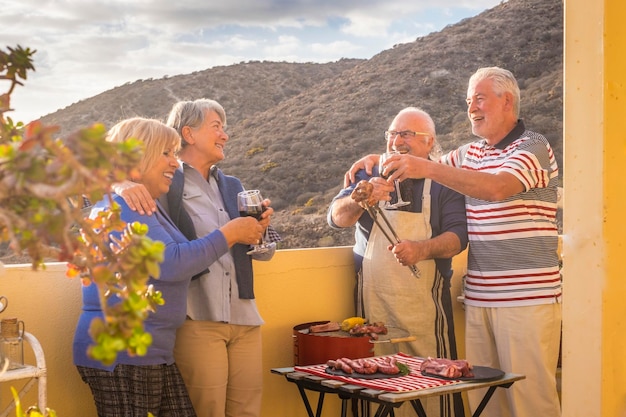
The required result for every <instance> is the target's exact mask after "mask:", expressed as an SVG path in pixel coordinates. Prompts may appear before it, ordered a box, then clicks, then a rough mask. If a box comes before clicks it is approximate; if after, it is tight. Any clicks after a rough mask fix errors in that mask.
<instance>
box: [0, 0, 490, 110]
mask: <svg viewBox="0 0 626 417" xmlns="http://www.w3.org/2000/svg"><path fill="white" fill-rule="evenodd" d="M499 2H500V0H440V1H439V2H437V5H436V6H437V7H436V8H433V3H432V2H431V1H430V0H414V1H411V2H407V1H406V0H361V1H358V2H355V1H353V0H271V1H258V0H230V1H220V2H212V1H211V2H209V1H197V0H175V1H170V0H167V1H166V0H133V1H128V0H108V1H97V0H20V1H19V2H18V1H14V0H0V39H2V40H3V45H1V46H0V47H1V48H5V47H6V46H15V45H21V46H23V47H30V48H31V49H36V50H37V53H36V54H35V57H34V58H35V68H36V71H35V72H34V73H31V74H29V76H28V80H27V81H26V86H25V87H18V89H17V90H16V92H15V93H14V95H13V103H12V104H13V107H14V108H16V109H17V111H16V112H13V113H10V114H7V115H8V116H11V117H12V118H14V119H17V120H23V121H30V120H32V119H35V118H37V117H40V116H43V115H45V114H48V113H52V112H54V111H56V110H58V109H60V108H64V107H66V106H68V105H70V104H72V103H74V102H77V101H79V100H82V99H85V98H88V97H91V96H94V95H96V94H99V93H102V92H104V91H106V90H108V89H111V88H113V87H115V86H119V85H123V84H125V83H127V82H132V81H135V80H137V79H146V78H160V77H162V76H164V75H169V76H173V75H178V74H187V73H191V72H193V71H198V70H203V69H206V68H209V67H212V66H216V65H230V64H234V63H238V62H242V61H250V60H272V61H288V62H328V61H334V60H338V59H340V58H371V57H372V56H374V55H375V54H377V53H379V52H381V51H383V50H385V49H388V48H391V47H392V46H393V45H395V44H398V43H404V42H410V41H413V40H415V39H416V38H418V37H420V36H424V35H426V34H428V33H430V32H432V31H435V30H440V29H442V28H443V27H445V26H446V25H448V24H453V23H456V22H458V21H460V20H461V19H463V18H465V17H469V16H474V15H476V14H478V13H479V12H481V11H482V10H484V9H486V8H489V7H493V6H495V5H497V4H498V3H499ZM4 91H5V90H4V86H3V85H2V83H0V93H1V92H4Z"/></svg>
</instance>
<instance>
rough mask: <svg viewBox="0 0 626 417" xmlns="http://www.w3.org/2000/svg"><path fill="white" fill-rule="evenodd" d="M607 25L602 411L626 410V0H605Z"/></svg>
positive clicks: (622, 413) (619, 413) (615, 413)
mask: <svg viewBox="0 0 626 417" xmlns="http://www.w3.org/2000/svg"><path fill="white" fill-rule="evenodd" d="M604 4H605V28H604V68H605V72H604V74H605V75H604V99H603V102H604V134H605V136H604V149H605V151H604V161H603V162H604V168H605V171H604V176H603V178H604V182H605V184H604V193H605V199H604V203H605V206H604V219H605V221H604V235H605V236H606V240H605V241H606V276H607V278H608V279H607V283H606V292H605V295H604V302H603V305H604V308H603V312H602V316H603V341H604V343H603V349H602V355H603V360H602V365H603V369H604V370H605V374H604V375H603V386H604V388H605V389H603V391H602V404H603V409H602V415H603V416H604V415H606V416H619V417H624V416H626V372H624V370H625V369H626V303H625V302H624V296H625V295H626V279H624V258H623V256H624V250H625V249H626V247H625V245H624V243H623V242H624V239H625V238H626V222H625V221H624V216H625V215H626V178H625V176H626V169H625V165H626V133H625V132H624V117H625V116H626V54H625V52H626V51H625V49H626V25H625V24H624V22H625V21H626V2H624V1H615V0H606V1H605V2H604Z"/></svg>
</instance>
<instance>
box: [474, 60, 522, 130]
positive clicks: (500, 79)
mask: <svg viewBox="0 0 626 417" xmlns="http://www.w3.org/2000/svg"><path fill="white" fill-rule="evenodd" d="M486 79H490V80H492V81H493V87H494V91H495V93H496V94H497V95H498V96H501V95H502V94H504V93H511V94H512V95H513V113H514V114H515V117H518V118H519V113H520V91H519V85H518V84H517V80H516V79H515V76H514V75H513V73H512V72H511V71H509V70H506V69H504V68H500V67H484V68H479V69H478V70H477V71H476V72H475V73H474V74H473V75H472V76H471V77H470V79H469V85H473V84H476V83H478V82H480V81H483V80H486Z"/></svg>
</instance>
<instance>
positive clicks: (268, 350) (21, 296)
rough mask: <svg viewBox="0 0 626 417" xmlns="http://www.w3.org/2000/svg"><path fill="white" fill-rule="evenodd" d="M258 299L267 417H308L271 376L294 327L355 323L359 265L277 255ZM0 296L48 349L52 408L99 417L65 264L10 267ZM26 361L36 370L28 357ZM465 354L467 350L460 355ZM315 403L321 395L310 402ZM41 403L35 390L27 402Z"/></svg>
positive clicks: (340, 253)
mask: <svg viewBox="0 0 626 417" xmlns="http://www.w3.org/2000/svg"><path fill="white" fill-rule="evenodd" d="M466 259H467V258H466V253H465V252H464V253H462V254H460V255H458V256H457V257H456V258H455V260H454V263H453V267H454V269H455V275H454V277H453V288H452V292H453V296H454V297H455V298H456V297H457V296H458V295H459V294H460V291H461V286H460V282H461V279H460V278H461V276H462V274H463V273H464V272H465V264H466ZM254 268H255V291H256V297H257V303H258V306H259V310H260V311H261V315H262V316H263V318H264V319H265V324H264V325H263V327H262V329H263V366H264V368H265V369H267V373H266V374H265V375H264V381H263V384H264V395H263V412H262V416H263V417H283V416H285V417H286V416H290V417H306V410H305V408H304V406H303V404H302V402H301V400H300V397H299V395H298V391H297V388H296V386H295V385H294V384H291V383H289V382H287V381H286V380H285V379H284V378H283V377H281V376H278V375H274V374H271V373H270V369H271V368H280V367H285V366H293V340H292V331H293V330H292V329H293V326H295V325H297V324H300V323H307V322H310V321H320V320H334V321H339V320H342V319H344V318H346V317H349V316H352V315H353V301H352V292H353V285H354V265H353V261H352V248H350V247H340V248H319V249H299V250H281V251H278V252H277V253H276V255H275V257H274V259H272V261H271V262H255V264H254ZM0 295H4V296H6V297H8V299H9V306H8V308H7V310H6V311H5V312H3V313H2V314H0V318H6V317H17V318H18V319H20V320H23V321H24V322H25V324H26V330H27V331H29V332H30V333H32V334H33V335H35V337H37V339H38V340H39V341H40V343H41V344H42V346H43V349H44V352H45V357H46V362H47V365H48V405H49V406H50V407H51V408H53V409H55V410H56V411H57V413H58V415H59V417H85V416H93V415H95V409H94V406H93V401H92V398H91V394H90V393H89V390H88V388H87V386H86V385H85V384H83V383H82V381H81V380H80V377H79V376H78V373H77V372H76V370H75V368H74V366H73V365H72V352H71V346H72V338H73V334H74V326H75V324H76V321H77V317H78V314H79V311H80V306H81V301H80V282H79V281H77V280H70V279H68V278H66V277H65V266H64V264H50V265H48V266H47V270H46V271H39V272H33V271H31V270H30V268H29V267H28V266H7V267H6V269H5V271H4V273H1V272H0ZM454 307H455V312H454V314H455V322H456V326H457V334H458V336H457V338H458V339H459V340H460V341H462V340H463V337H464V336H463V335H464V332H463V320H464V317H463V310H462V306H461V304H459V303H455V305H454ZM26 351H27V352H28V354H27V355H26V361H27V362H28V363H34V359H33V356H32V354H30V352H29V349H26ZM463 351H464V349H463V346H461V354H462V352H463ZM24 382H25V381H16V382H14V383H13V384H9V383H0V410H1V409H4V406H5V405H6V404H7V402H8V400H9V398H10V395H9V391H8V387H9V385H14V386H16V387H21V386H22V385H23V384H24ZM312 398H313V399H316V398H317V397H316V395H315V394H314V395H313V396H312ZM36 402H37V396H36V389H35V388H33V389H31V391H30V392H29V393H28V395H27V396H26V397H25V399H24V400H23V403H24V404H25V405H27V406H28V405H32V404H35V403H36ZM324 410H325V411H324V416H331V415H339V410H340V403H339V401H338V400H337V398H335V397H334V396H328V398H327V399H326V400H325V407H324Z"/></svg>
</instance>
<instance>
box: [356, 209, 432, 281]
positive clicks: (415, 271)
mask: <svg viewBox="0 0 626 417" xmlns="http://www.w3.org/2000/svg"><path fill="white" fill-rule="evenodd" d="M365 209H366V210H367V212H368V214H369V215H370V217H371V218H372V220H374V223H376V225H377V226H378V228H379V229H380V230H381V231H382V232H383V234H384V235H385V237H386V238H387V240H388V241H389V243H391V244H392V245H395V244H396V243H400V238H399V237H398V234H397V233H396V231H395V230H394V228H393V227H392V226H391V223H390V222H389V220H388V219H387V216H385V213H384V212H383V211H382V210H381V209H380V207H378V206H370V205H368V204H365ZM379 214H380V216H381V217H382V218H383V220H384V222H385V224H386V225H387V228H388V229H389V231H390V232H391V234H392V235H393V238H392V237H391V236H389V234H388V233H387V231H386V230H385V228H384V227H383V226H382V225H381V224H380V222H379V221H378V215H379ZM407 266H408V267H409V269H410V270H411V273H412V274H413V276H414V277H415V278H419V277H420V275H421V274H420V270H419V269H417V266H415V265H407Z"/></svg>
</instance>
